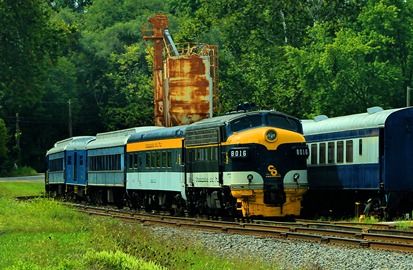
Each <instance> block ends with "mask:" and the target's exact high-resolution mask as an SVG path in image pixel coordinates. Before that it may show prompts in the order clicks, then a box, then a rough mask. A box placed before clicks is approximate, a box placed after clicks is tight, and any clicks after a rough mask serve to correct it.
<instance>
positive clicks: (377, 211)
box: [363, 198, 389, 219]
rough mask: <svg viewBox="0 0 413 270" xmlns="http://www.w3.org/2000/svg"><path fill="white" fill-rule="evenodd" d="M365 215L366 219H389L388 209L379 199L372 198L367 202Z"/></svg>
mask: <svg viewBox="0 0 413 270" xmlns="http://www.w3.org/2000/svg"><path fill="white" fill-rule="evenodd" d="M363 214H364V215H365V216H366V217H375V218H378V219H387V218H388V217H389V215H388V213H387V209H386V207H385V206H383V205H382V204H381V200H380V199H379V198H370V199H369V200H368V201H367V204H366V207H365V208H364V211H363Z"/></svg>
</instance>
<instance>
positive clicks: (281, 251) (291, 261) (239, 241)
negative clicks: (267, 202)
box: [148, 226, 413, 270]
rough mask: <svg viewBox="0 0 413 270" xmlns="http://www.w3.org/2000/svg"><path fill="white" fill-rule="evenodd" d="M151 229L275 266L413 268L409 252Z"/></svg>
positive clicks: (216, 251)
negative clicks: (271, 263) (258, 259)
mask: <svg viewBox="0 0 413 270" xmlns="http://www.w3.org/2000/svg"><path fill="white" fill-rule="evenodd" d="M148 228H150V229H152V230H153V231H154V232H155V233H156V235H159V236H162V237H166V238H171V237H180V238H184V239H189V240H191V242H198V243H201V244H202V246H203V247H204V248H206V249H208V250H210V252H211V253H212V254H214V255H216V256H224V257H226V258H232V257H233V258H234V259H237V260H239V259H240V258H242V256H250V257H252V258H260V259H261V260H263V261H265V262H273V263H274V265H276V266H277V267H278V268H276V269H319V270H325V269H357V270H359V269H388V270H390V269H397V270H401V269H413V254H410V253H403V252H393V251H386V250H374V249H369V248H357V247H347V246H343V245H332V244H321V243H314V242H307V241H298V240H288V239H280V238H271V237H258V236H245V235H238V234H227V233H216V232H209V231H199V230H192V229H185V230H183V229H179V228H170V227H161V226H160V227H158V226H150V227H148Z"/></svg>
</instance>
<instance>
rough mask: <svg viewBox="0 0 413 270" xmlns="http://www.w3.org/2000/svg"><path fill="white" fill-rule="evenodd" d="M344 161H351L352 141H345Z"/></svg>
mask: <svg viewBox="0 0 413 270" xmlns="http://www.w3.org/2000/svg"><path fill="white" fill-rule="evenodd" d="M346 162H353V141H352V140H349V141H346Z"/></svg>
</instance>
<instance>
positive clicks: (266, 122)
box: [229, 114, 302, 133]
mask: <svg viewBox="0 0 413 270" xmlns="http://www.w3.org/2000/svg"><path fill="white" fill-rule="evenodd" d="M259 126H270V127H276V128H282V129H287V130H291V131H295V132H299V133H302V128H301V124H300V122H299V121H298V120H297V119H294V118H291V117H288V116H286V115H278V114H257V115H249V116H246V117H242V118H239V119H236V120H234V121H232V122H230V123H229V128H230V131H231V133H233V132H239V131H241V130H245V129H249V128H253V127H259Z"/></svg>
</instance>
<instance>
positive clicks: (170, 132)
mask: <svg viewBox="0 0 413 270" xmlns="http://www.w3.org/2000/svg"><path fill="white" fill-rule="evenodd" d="M186 127H187V126H177V127H168V128H160V129H156V130H151V131H146V132H140V133H136V134H133V135H132V136H130V137H129V139H128V143H133V142H142V141H151V140H162V139H171V138H182V137H183V136H184V135H185V129H186Z"/></svg>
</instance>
